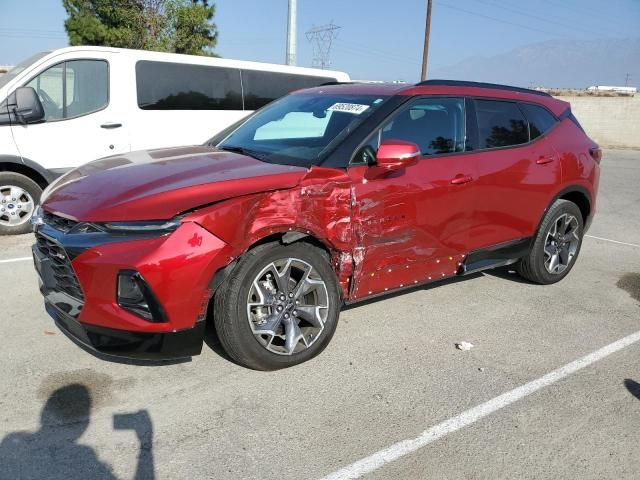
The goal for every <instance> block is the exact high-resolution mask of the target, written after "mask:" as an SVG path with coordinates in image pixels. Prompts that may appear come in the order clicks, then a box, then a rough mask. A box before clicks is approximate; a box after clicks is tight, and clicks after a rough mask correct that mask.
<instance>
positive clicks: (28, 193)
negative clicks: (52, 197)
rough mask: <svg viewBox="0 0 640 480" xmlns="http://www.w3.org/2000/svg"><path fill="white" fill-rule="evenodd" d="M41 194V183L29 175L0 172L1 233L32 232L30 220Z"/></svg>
mask: <svg viewBox="0 0 640 480" xmlns="http://www.w3.org/2000/svg"><path fill="white" fill-rule="evenodd" d="M41 194H42V189H41V188H40V185H38V184H37V183H36V182H34V181H33V180H31V179H30V178H29V177H25V176H24V175H20V174H19V173H13V172H0V235H18V234H20V233H28V232H30V231H31V225H30V223H29V220H30V219H31V216H32V215H33V211H34V209H35V207H36V205H37V204H38V203H39V202H40V195H41Z"/></svg>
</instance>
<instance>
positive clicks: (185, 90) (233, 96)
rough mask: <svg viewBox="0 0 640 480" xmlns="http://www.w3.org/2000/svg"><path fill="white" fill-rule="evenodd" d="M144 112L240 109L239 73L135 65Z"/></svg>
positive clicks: (196, 67) (202, 67) (159, 64)
mask: <svg viewBox="0 0 640 480" xmlns="http://www.w3.org/2000/svg"><path fill="white" fill-rule="evenodd" d="M136 89H137V96H138V107H140V108H141V109H143V110H242V96H241V86H240V70H237V69H234V68H224V67H208V66H206V65H189V64H183V63H169V62H150V61H146V60H142V61H139V62H138V63H136Z"/></svg>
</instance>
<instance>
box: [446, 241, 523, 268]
mask: <svg viewBox="0 0 640 480" xmlns="http://www.w3.org/2000/svg"><path fill="white" fill-rule="evenodd" d="M532 241H533V237H525V238H521V239H519V240H513V241H510V242H506V243H501V244H499V245H494V246H491V247H487V248H483V249H480V250H475V251H473V252H471V253H469V254H468V255H467V258H466V259H465V261H464V263H463V264H462V266H461V267H460V272H459V273H458V274H459V275H469V274H471V273H476V272H480V271H482V270H487V269H489V268H496V267H503V266H505V265H511V264H512V263H516V262H517V261H518V260H520V259H521V258H522V257H524V256H525V255H526V254H527V253H528V252H529V249H530V248H531V242H532Z"/></svg>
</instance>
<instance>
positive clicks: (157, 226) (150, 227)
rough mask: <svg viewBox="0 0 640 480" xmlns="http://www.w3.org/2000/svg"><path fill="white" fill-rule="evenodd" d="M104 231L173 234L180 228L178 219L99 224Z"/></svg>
mask: <svg viewBox="0 0 640 480" xmlns="http://www.w3.org/2000/svg"><path fill="white" fill-rule="evenodd" d="M100 226H101V227H104V228H105V229H106V230H110V231H112V232H122V233H127V232H131V233H145V232H149V233H151V232H157V233H169V232H173V231H174V230H176V229H177V228H178V227H179V226H180V219H179V218H172V219H171V220H144V221H140V222H107V223H102V224H100Z"/></svg>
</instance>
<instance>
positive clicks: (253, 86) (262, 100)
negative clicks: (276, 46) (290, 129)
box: [242, 70, 336, 110]
mask: <svg viewBox="0 0 640 480" xmlns="http://www.w3.org/2000/svg"><path fill="white" fill-rule="evenodd" d="M335 81H336V79H335V78H331V77H314V76H311V75H292V74H290V73H280V72H264V71H260V70H242V88H243V91H244V108H245V110H257V109H259V108H261V107H264V106H265V105H266V104H267V103H269V102H272V101H273V100H276V99H278V98H280V97H284V96H285V95H287V94H288V93H290V92H293V91H294V90H300V89H302V88H310V87H317V86H318V85H322V84H323V83H328V82H335Z"/></svg>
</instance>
